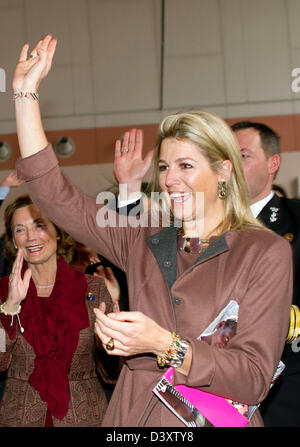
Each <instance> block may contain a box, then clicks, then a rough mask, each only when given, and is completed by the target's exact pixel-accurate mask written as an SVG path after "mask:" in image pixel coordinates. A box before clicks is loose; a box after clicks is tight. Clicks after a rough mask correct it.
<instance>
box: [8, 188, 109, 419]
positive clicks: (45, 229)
mask: <svg viewBox="0 0 300 447" xmlns="http://www.w3.org/2000/svg"><path fill="white" fill-rule="evenodd" d="M5 226H6V234H5V238H6V254H7V256H10V258H15V261H14V264H13V268H12V272H11V274H10V276H9V277H8V276H7V277H4V278H3V279H2V280H1V281H0V297H1V299H0V303H1V305H0V329H1V331H0V335H1V336H2V337H3V336H4V337H5V343H4V349H0V370H5V369H7V368H8V377H7V381H6V387H5V391H4V395H3V399H2V402H1V404H0V426H19V427H20V426H45V425H46V426H52V425H54V426H99V425H100V424H101V422H102V418H103V415H104V413H105V410H106V407H107V401H106V398H105V394H104V392H103V389H102V387H101V385H100V383H99V380H98V378H97V375H96V371H95V356H94V354H95V343H94V321H95V314H94V312H93V310H94V308H95V307H98V306H99V305H100V302H102V301H104V302H105V303H106V306H107V307H108V308H109V309H112V301H111V297H110V295H109V294H108V292H107V289H106V287H105V283H104V281H103V279H102V278H94V277H92V276H86V275H84V274H83V273H81V272H76V271H75V270H72V269H71V268H70V267H69V266H68V264H67V262H69V261H70V260H71V258H72V245H73V240H72V239H71V238H70V236H69V235H67V234H66V233H65V232H63V231H61V230H60V229H59V228H58V227H56V226H55V225H54V224H53V223H52V222H51V221H50V220H49V219H48V217H47V216H45V214H43V213H42V212H41V211H40V210H39V209H38V208H37V207H36V206H35V205H34V204H33V203H32V201H31V199H30V198H29V196H21V197H19V198H17V199H16V200H15V201H14V202H13V203H12V204H10V205H9V206H8V207H7V208H6V211H5ZM66 261H67V262H66ZM4 331H5V332H4ZM4 334H5V335H4Z"/></svg>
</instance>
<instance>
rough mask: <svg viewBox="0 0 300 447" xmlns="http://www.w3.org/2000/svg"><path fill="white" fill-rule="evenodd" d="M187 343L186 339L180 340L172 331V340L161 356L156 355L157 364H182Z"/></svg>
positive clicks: (174, 365) (177, 365)
mask: <svg viewBox="0 0 300 447" xmlns="http://www.w3.org/2000/svg"><path fill="white" fill-rule="evenodd" d="M188 347H189V343H188V342H187V341H186V340H182V339H181V338H180V337H179V335H177V334H176V333H175V332H172V340H171V342H170V344H169V347H168V349H167V351H166V353H165V355H164V356H163V357H161V356H159V355H158V356H157V363H158V366H160V367H161V368H163V367H164V366H173V367H174V368H178V367H179V366H181V365H182V363H183V360H184V356H185V354H186V352H187V350H188Z"/></svg>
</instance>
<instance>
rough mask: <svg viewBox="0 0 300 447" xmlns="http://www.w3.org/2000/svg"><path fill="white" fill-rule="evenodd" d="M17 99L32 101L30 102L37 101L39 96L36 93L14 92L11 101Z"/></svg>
mask: <svg viewBox="0 0 300 447" xmlns="http://www.w3.org/2000/svg"><path fill="white" fill-rule="evenodd" d="M18 98H27V99H32V101H38V100H39V94H38V93H36V92H16V93H14V97H13V99H18Z"/></svg>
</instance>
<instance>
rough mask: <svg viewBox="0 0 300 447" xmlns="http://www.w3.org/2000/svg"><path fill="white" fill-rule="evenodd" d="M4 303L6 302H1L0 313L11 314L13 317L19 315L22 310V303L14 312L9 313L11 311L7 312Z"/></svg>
mask: <svg viewBox="0 0 300 447" xmlns="http://www.w3.org/2000/svg"><path fill="white" fill-rule="evenodd" d="M4 304H5V303H2V304H0V313H1V314H4V315H9V316H10V317H13V316H14V315H17V314H19V313H20V312H21V304H19V307H18V309H17V310H16V311H15V312H14V313H13V314H12V313H9V312H6V310H5V309H4V307H3V306H4Z"/></svg>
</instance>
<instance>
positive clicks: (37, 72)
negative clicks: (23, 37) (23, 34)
mask: <svg viewBox="0 0 300 447" xmlns="http://www.w3.org/2000/svg"><path fill="white" fill-rule="evenodd" d="M56 43H57V41H56V39H54V38H52V36H51V34H47V35H46V36H45V37H44V39H41V40H40V41H39V42H38V43H37V45H36V46H35V48H34V49H33V50H32V51H31V54H30V56H29V58H28V50H29V44H28V43H26V44H25V45H24V46H23V48H22V50H21V53H20V58H19V63H18V64H17V67H16V70H15V74H14V79H13V90H14V92H20V91H28V92H37V90H38V87H39V85H40V82H41V81H42V79H44V78H45V77H46V76H47V74H48V73H49V70H50V68H51V65H52V60H53V56H54V53H55V48H56Z"/></svg>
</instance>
